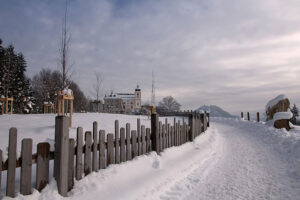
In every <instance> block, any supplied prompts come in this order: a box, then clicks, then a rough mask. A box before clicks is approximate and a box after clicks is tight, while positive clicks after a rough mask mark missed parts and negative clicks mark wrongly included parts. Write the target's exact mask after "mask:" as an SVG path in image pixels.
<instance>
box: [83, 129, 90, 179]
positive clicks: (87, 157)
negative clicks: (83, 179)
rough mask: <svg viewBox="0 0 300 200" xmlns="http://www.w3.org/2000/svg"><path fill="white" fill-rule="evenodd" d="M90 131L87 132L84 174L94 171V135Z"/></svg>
mask: <svg viewBox="0 0 300 200" xmlns="http://www.w3.org/2000/svg"><path fill="white" fill-rule="evenodd" d="M91 134H92V133H91V132H90V131H86V132H85V154H84V175H85V176H86V175H88V174H89V173H91V171H92V167H91V149H92V136H91Z"/></svg>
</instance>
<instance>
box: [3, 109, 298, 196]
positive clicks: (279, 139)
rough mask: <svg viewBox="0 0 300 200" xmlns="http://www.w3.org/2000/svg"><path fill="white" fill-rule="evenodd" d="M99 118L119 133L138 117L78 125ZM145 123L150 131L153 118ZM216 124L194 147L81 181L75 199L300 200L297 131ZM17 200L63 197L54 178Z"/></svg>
mask: <svg viewBox="0 0 300 200" xmlns="http://www.w3.org/2000/svg"><path fill="white" fill-rule="evenodd" d="M26 116H27V115H26ZM29 116H30V118H32V116H36V117H37V119H36V121H37V122H39V123H42V120H40V119H38V118H43V120H44V119H45V118H47V117H46V116H47V115H46V116H45V115H40V116H39V115H29ZM48 116H51V115H48ZM53 117H54V116H53V115H52V121H53ZM93 117H97V121H98V120H99V119H101V120H99V121H101V123H100V127H101V126H102V125H103V126H104V127H105V128H107V129H108V130H109V131H113V130H112V129H111V128H112V125H109V126H106V124H113V119H115V118H116V117H118V118H119V119H120V120H121V121H120V122H121V124H122V125H121V124H120V127H121V126H123V125H124V123H125V122H126V121H127V122H128V121H129V122H131V123H132V124H133V123H134V122H135V121H136V117H137V116H126V115H111V116H109V114H106V115H104V114H98V115H96V114H95V115H92V114H86V115H85V114H78V116H76V117H75V118H76V120H75V121H76V122H75V123H74V124H76V125H78V124H79V121H80V123H81V124H83V125H82V126H84V127H86V128H88V129H89V130H91V128H92V123H91V121H90V120H91V118H93ZM49 118H50V117H49ZM86 118H89V120H87V119H86ZM105 118H109V119H106V120H107V121H106V120H105ZM22 119H24V117H23V118H22ZM19 120H20V121H21V119H19ZM109 120H111V121H110V122H109ZM49 121H50V119H49ZM141 121H142V123H144V124H146V126H149V125H150V122H149V120H148V119H147V117H144V118H143V117H141ZM108 122H109V123H108ZM146 122H147V123H146ZM0 123H1V124H2V123H3V122H2V120H1V121H0ZM20 123H21V122H20ZM85 123H86V125H85ZM31 124H34V123H32V122H31ZM23 125H24V123H23ZM210 125H211V127H209V129H208V130H207V131H206V132H205V133H204V134H201V135H200V136H198V137H197V138H196V139H195V140H194V141H193V142H188V143H186V144H184V145H181V146H179V147H172V148H169V149H166V150H164V151H163V152H162V153H161V155H160V156H159V155H157V154H156V153H155V152H152V153H150V154H148V155H143V156H139V157H137V158H135V159H134V160H132V161H128V162H125V163H122V164H118V165H111V166H109V167H108V168H107V169H105V170H100V171H99V172H97V173H95V172H93V173H91V174H90V175H88V176H87V177H85V178H83V179H82V180H80V181H75V186H74V189H73V190H72V191H70V192H69V193H68V196H69V199H85V200H89V199H99V198H100V197H101V199H116V200H118V199H143V200H150V199H189V200H194V199H195V200H198V199H299V196H300V128H299V127H296V128H295V129H294V130H291V131H290V132H287V131H286V130H284V129H275V128H273V127H271V126H267V125H266V124H265V123H263V122H260V123H257V122H251V121H250V122H249V121H244V120H241V119H230V118H212V119H211V123H210ZM36 126H37V125H36ZM40 126H41V124H40ZM132 126H133V127H135V126H136V124H134V125H132ZM27 127H29V125H27ZM39 129H40V130H42V128H39ZM31 130H33V129H31ZM51 130H52V131H53V128H52V129H51ZM72 130H73V129H72ZM71 132H72V131H71ZM5 133H6V134H7V132H5ZM43 133H45V132H43ZM28 134H29V133H28ZM52 134H54V133H52ZM1 135H2V132H1ZM39 136H41V133H40V135H36V136H35V138H34V139H40V138H39ZM51 171H52V170H51ZM2 180H3V179H2ZM33 180H34V179H33ZM3 183H4V182H3ZM2 194H3V188H2ZM4 199H8V198H4ZM16 199H33V200H37V199H54V200H55V199H63V198H62V197H61V196H59V195H58V193H57V188H56V183H55V181H54V180H53V179H52V180H51V182H50V184H49V185H48V186H47V187H46V188H45V189H44V190H43V191H41V192H38V191H36V190H34V191H33V194H32V195H30V196H25V197H24V196H22V195H19V194H18V196H17V198H16Z"/></svg>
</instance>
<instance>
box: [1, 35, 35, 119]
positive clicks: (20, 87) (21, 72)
mask: <svg viewBox="0 0 300 200" xmlns="http://www.w3.org/2000/svg"><path fill="white" fill-rule="evenodd" d="M26 67H27V65H26V61H25V58H24V56H23V55H22V53H19V54H16V53H15V50H14V47H13V46H12V45H9V46H8V47H7V48H4V47H3V46H2V41H1V39H0V96H3V97H13V99H14V103H13V109H14V112H15V113H22V112H23V107H24V98H25V97H26V98H28V97H29V96H30V93H32V92H30V81H29V79H28V78H27V77H26V76H25V72H26Z"/></svg>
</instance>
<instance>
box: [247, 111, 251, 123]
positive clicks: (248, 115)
mask: <svg viewBox="0 0 300 200" xmlns="http://www.w3.org/2000/svg"><path fill="white" fill-rule="evenodd" d="M247 117H248V121H250V113H249V112H247Z"/></svg>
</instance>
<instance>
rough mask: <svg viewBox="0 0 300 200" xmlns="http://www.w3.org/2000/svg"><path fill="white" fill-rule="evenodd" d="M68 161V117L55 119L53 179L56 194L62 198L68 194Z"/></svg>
mask: <svg viewBox="0 0 300 200" xmlns="http://www.w3.org/2000/svg"><path fill="white" fill-rule="evenodd" d="M68 161H69V117H66V116H57V117H56V118H55V150H54V178H55V179H56V182H57V188H58V193H59V194H60V195H62V196H64V197H66V196H67V193H68V166H69V165H68Z"/></svg>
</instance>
